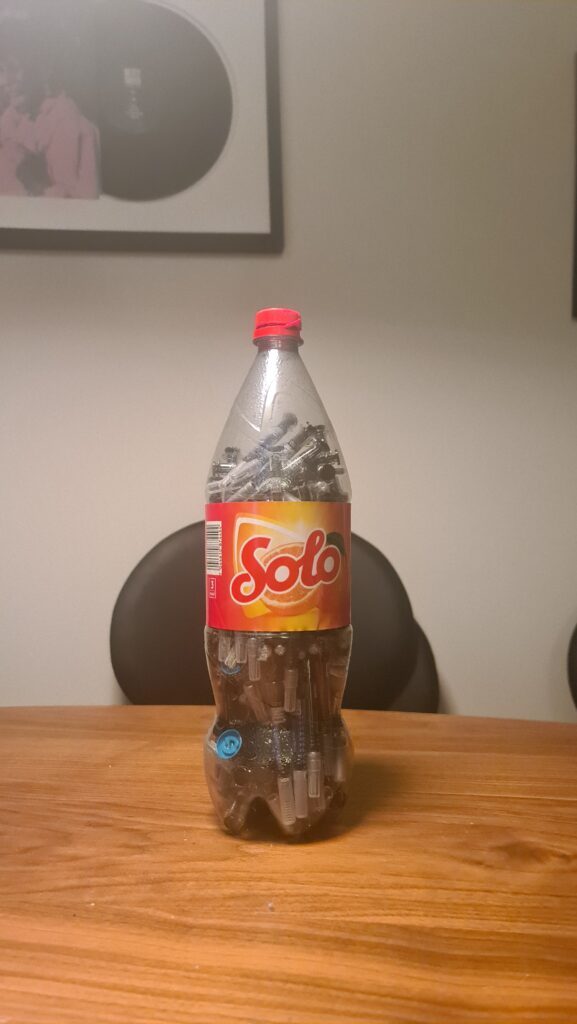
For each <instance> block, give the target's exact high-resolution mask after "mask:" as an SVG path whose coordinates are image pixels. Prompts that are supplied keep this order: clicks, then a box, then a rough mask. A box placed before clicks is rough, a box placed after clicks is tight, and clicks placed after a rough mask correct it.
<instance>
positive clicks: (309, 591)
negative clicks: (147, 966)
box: [205, 309, 352, 836]
mask: <svg viewBox="0 0 577 1024" xmlns="http://www.w3.org/2000/svg"><path fill="white" fill-rule="evenodd" d="M253 340H254V344H255V345H256V357H255V359H254V362H253V364H252V366H251V369H250V371H249V373H248V376H247V377H246V380H245V382H244V384H243V385H242V387H241V389H240V392H239V394H238V396H237V398H236V401H235V402H234V405H233V407H232V410H231V413H230V415H229V417H228V420H227V421H226V424H225V427H224V430H223V432H222V435H221V438H220V440H219V442H218V444H217V447H216V452H215V455H214V459H213V462H212V465H211V469H210V473H209V477H208V481H207V485H206V501H207V505H206V516H205V519H206V608H207V620H206V621H207V625H206V631H205V646H206V657H207V662H208V669H209V673H210V679H211V683H212V689H213V692H214V699H215V704H216V717H215V719H214V722H213V724H212V726H211V728H210V730H209V733H208V735H207V737H206V741H205V770H206V778H207V782H208V787H209V790H210V794H211V796H212V800H213V802H214V806H215V809H216V813H217V816H218V819H219V821H220V823H221V825H222V826H223V828H225V829H227V830H228V831H229V832H233V833H240V832H242V831H243V830H244V829H245V828H248V827H250V825H251V822H252V821H254V820H258V816H257V815H253V814H252V811H253V809H254V807H255V805H257V804H259V803H260V804H261V805H262V804H263V803H264V804H266V805H267V806H268V808H269V810H270V812H271V813H272V815H273V816H274V818H275V819H276V821H277V822H278V825H279V826H280V828H281V830H282V831H283V832H284V833H285V834H286V835H288V836H298V835H302V834H303V833H305V832H307V831H308V830H309V829H310V828H311V827H312V826H314V825H315V824H316V823H317V822H318V821H319V820H320V819H321V818H323V817H324V815H325V814H326V813H327V811H328V810H329V809H338V808H339V807H341V806H342V805H343V804H344V802H345V800H346V793H347V778H348V774H349V767H350V761H351V753H352V747H351V742H350V738H349V735H348V732H347V729H346V727H345V725H344V723H343V721H342V718H341V713H340V712H341V701H342V697H343V690H344V687H345V683H346V678H347V670H348V664H349V656H350V649H351V639H352V630H351V626H350V547H351V545H350V483H349V477H348V473H347V469H346V466H345V462H344V459H343V455H342V452H341V450H340V447H339V444H338V441H337V439H336V436H335V433H334V430H333V427H332V424H331V422H330V420H329V418H328V416H327V414H326V412H325V409H324V407H323V404H322V402H321V400H320V398H319V396H318V394H317V392H316V389H315V387H314V385H313V382H312V380H311V378H310V376H309V374H308V372H307V370H306V368H305V365H304V363H303V361H302V359H301V356H300V347H301V345H302V338H301V317H300V314H299V313H297V312H296V311H295V310H291V309H263V310H261V311H260V312H259V313H257V315H256V322H255V329H254V338H253Z"/></svg>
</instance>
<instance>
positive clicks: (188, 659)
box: [110, 523, 439, 712]
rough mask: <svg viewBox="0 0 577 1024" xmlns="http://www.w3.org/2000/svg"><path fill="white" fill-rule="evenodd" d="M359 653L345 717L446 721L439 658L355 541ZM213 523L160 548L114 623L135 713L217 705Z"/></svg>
mask: <svg viewBox="0 0 577 1024" xmlns="http://www.w3.org/2000/svg"><path fill="white" fill-rule="evenodd" d="M351 564H352V608H353V612H352V622H353V631H354V638H353V652H352V657H351V666H350V672H349V678H348V683H347V687H346V690H345V700H344V706H345V707H354V708H374V709H392V710H399V711H401V710H402V711H430V712H433V711H437V708H438V703H439V684H438V678H437V671H436V668H435V660H434V657H433V653H432V651H431V648H430V646H429V643H428V641H427V638H426V637H425V635H424V633H423V631H422V630H421V629H420V627H419V626H418V625H417V623H416V622H415V620H414V619H413V613H412V610H411V605H410V602H409V598H408V596H407V592H406V590H405V588H404V587H403V584H402V583H401V581H400V579H399V577H398V575H397V573H396V572H395V570H394V569H393V567H392V565H391V564H390V562H389V561H388V560H387V559H386V558H385V556H384V555H383V554H381V552H380V551H379V550H378V549H377V548H375V547H373V545H372V544H369V543H368V542H367V541H366V540H362V538H361V537H357V536H356V535H355V534H353V537H352V559H351ZM204 602H205V597H204V523H193V524H192V525H190V526H185V527H184V528H183V529H181V530H177V531H176V533H173V534H171V535H170V536H169V537H166V538H165V539H164V540H162V541H160V543H159V544H157V545H156V547H154V548H152V550H151V551H149V552H148V554H147V555H145V556H144V558H143V559H142V560H141V561H140V562H139V563H138V565H137V566H136V568H135V569H134V570H133V571H132V572H131V574H130V576H129V577H128V579H127V580H126V583H125V584H124V586H123V587H122V590H121V591H120V594H119V595H118V599H117V601H116V604H115V607H114V611H113V614H112V624H111V630H110V652H111V659H112V665H113V668H114V673H115V675H116V678H117V680H118V683H119V685H120V686H121V688H122V690H123V691H124V693H125V695H126V696H127V697H128V698H129V700H131V701H132V702H133V703H135V704H211V703H212V701H213V698H212V690H211V687H210V682H209V679H208V673H207V669H206V664H205V660H204Z"/></svg>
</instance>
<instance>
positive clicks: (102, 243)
mask: <svg viewBox="0 0 577 1024" xmlns="http://www.w3.org/2000/svg"><path fill="white" fill-rule="evenodd" d="M21 2H23V3H24V5H26V4H27V5H28V6H27V7H25V8H24V9H25V10H26V11H28V19H29V21H30V23H31V32H32V35H34V33H36V36H39V35H40V33H41V28H42V26H41V23H40V20H39V22H38V24H36V23H35V22H34V18H35V17H36V15H35V13H34V12H35V11H36V9H37V7H35V4H36V5H37V4H38V3H39V2H40V0H21ZM110 2H113V3H114V8H112V7H111V8H110V10H111V12H112V13H111V16H110V19H109V21H110V25H108V23H106V19H104V22H103V24H104V25H105V27H104V29H101V30H100V31H99V34H98V41H99V42H98V46H99V47H100V49H98V53H97V60H98V62H100V66H101V70H100V71H99V74H100V76H101V79H102V81H103V82H104V85H103V84H102V81H101V82H100V85H99V87H98V90H97V94H98V104H95V103H92V106H91V104H90V100H89V101H87V104H86V107H87V109H86V111H85V110H83V109H82V104H81V101H79V100H77V99H76V97H75V96H74V90H69V92H70V95H71V97H72V99H71V100H70V102H73V103H75V104H76V107H77V108H78V111H79V112H80V114H81V115H82V118H83V120H84V122H87V124H88V126H89V128H90V127H92V128H93V129H94V130H95V134H97V135H98V136H99V141H100V156H99V166H98V168H97V169H96V170H95V169H92V172H90V173H89V178H90V180H91V181H92V185H90V184H89V186H88V190H89V191H90V188H92V189H93V191H92V192H91V193H90V198H85V197H84V194H83V193H82V189H79V193H78V194H75V193H74V192H70V193H66V194H58V183H56V185H55V184H54V181H53V180H52V179H51V174H52V165H53V164H54V165H56V164H57V162H58V159H57V157H58V153H57V152H56V157H54V155H53V156H52V163H51V154H50V150H49V148H46V151H45V156H43V155H42V153H41V154H40V157H42V159H43V160H44V164H45V166H44V167H43V168H42V169H41V172H40V184H35V183H34V181H33V180H32V184H28V181H26V179H25V176H24V174H23V173H22V178H23V180H25V181H26V187H27V188H28V189H29V193H28V194H24V195H8V194H0V245H4V247H9V248H27V247H57V248H74V249H82V248H87V249H90V248H101V249H105V248H110V249H167V250H171V249H172V250H188V249H192V250H194V249H197V250H198V249H200V250H212V249H214V250H224V251H226V250H229V251H232V250H239V251H243V250H248V251H251V250H252V251H279V250H280V249H281V248H282V215H281V197H280V159H279V147H280V141H279V126H278V68H277V38H276V33H277V25H276V0H154V2H153V0H74V4H75V6H74V9H73V8H72V7H71V8H70V10H71V11H72V10H73V14H72V15H71V17H72V18H73V19H74V20H75V19H76V18H77V17H78V12H79V11H82V8H83V7H84V8H85V9H86V11H87V12H88V11H89V10H90V12H92V11H94V10H96V11H98V16H99V18H100V19H101V21H102V19H103V13H102V12H104V13H106V4H107V3H110ZM51 3H54V4H56V5H58V4H60V7H59V8H58V9H59V16H60V22H59V23H60V24H62V23H64V22H65V18H66V13H65V12H66V10H67V9H68V8H67V6H66V5H67V4H68V3H71V0H49V3H48V4H47V3H46V0H42V14H41V15H39V16H38V17H39V19H40V18H41V17H43V16H45V12H46V10H47V8H49V7H50V4H51ZM7 4H8V0H0V17H1V12H2V7H3V6H4V8H5V9H7ZM121 5H124V9H123V10H122V7H121ZM11 9H14V5H13V4H12V5H11ZM38 9H39V8H38ZM63 11H64V14H63V13H62V12H63ZM119 11H121V12H122V13H123V15H124V20H125V23H126V24H125V28H126V33H125V36H126V40H127V44H126V46H124V49H123V44H122V38H123V36H122V24H123V23H121V22H119V21H118V18H119ZM141 15H142V19H143V23H144V21H146V22H147V25H146V26H145V27H144V29H143V32H144V35H146V33H147V32H148V35H149V36H150V35H151V33H154V32H156V35H154V39H155V40H158V39H160V40H165V61H166V63H165V65H164V68H165V70H164V71H163V69H162V67H161V65H160V63H159V61H160V57H159V56H158V55H159V52H160V54H161V56H162V45H161V44H159V45H157V44H156V43H155V45H154V47H151V48H150V52H151V53H152V52H153V51H154V58H151V60H153V61H154V62H155V63H154V66H152V64H150V61H149V64H147V63H146V60H147V56H146V54H144V56H142V55H141V56H139V55H138V50H137V49H136V50H134V48H133V47H132V45H131V43H129V40H130V39H131V37H133V36H134V35H135V33H134V25H136V24H137V23H138V25H140V22H141V17H140V16H141ZM6 17H7V18H8V15H7V16H6ZM131 19H132V21H131ZM119 26H120V28H119ZM3 27H4V26H3V23H2V21H1V20H0V44H1V43H2V38H1V37H2V31H3ZM75 29H77V26H75ZM109 29H110V31H109ZM159 29H160V31H159ZM171 31H172V32H173V35H172V37H171V36H170V32H171ZM107 32H109V34H108V35H107V34H106V33H107ZM103 33H104V34H103ZM167 33H168V34H167ZM76 35H78V30H77V31H76ZM87 38H89V35H88V34H87ZM171 38H172V42H170V39H171ZM119 39H120V42H119ZM186 40H190V51H188V50H187V49H186V46H187V43H186ZM0 49H1V47H0ZM3 49H4V52H6V45H4V47H3ZM177 51H178V52H177ZM8 52H10V51H9V47H8ZM188 52H190V60H189V58H188V56H187V54H188ZM179 53H180V55H181V58H182V67H183V68H185V66H186V70H185V71H183V75H181V77H180V78H179V77H178V74H177V71H174V73H173V70H172V65H173V64H175V65H177V66H178V59H179V56H178V54H179ZM103 55H104V56H103ZM103 61H104V64H105V65H106V66H105V67H103V66H102V62H103ZM139 62H140V64H142V65H143V66H142V67H139ZM13 63H14V62H13ZM37 63H40V64H42V60H40V61H39V62H38V61H37ZM53 63H54V62H53ZM85 64H86V61H84V65H85ZM195 68H197V69H198V70H197V72H195V70H194V69H195ZM171 74H172V79H171ZM195 74H197V77H196V79H195V78H194V75H195ZM155 76H156V77H155ZM151 80H152V81H156V83H157V89H156V95H155V94H154V90H151V89H150V87H149V94H148V97H147V94H146V92H145V89H146V85H147V83H150V81H151ZM169 80H170V81H169ZM165 81H168V83H169V84H168V85H165ZM171 82H172V84H171ZM158 83H160V86H158ZM81 84H82V83H81ZM43 88H44V89H45V90H46V88H47V87H46V86H44V85H43ZM57 88H60V85H58V86H53V87H52V94H55V93H56V91H57ZM171 89H172V92H171V91H170V90H171ZM187 89H188V90H189V91H188V93H187ZM81 92H82V90H81V89H78V88H77V90H76V93H77V94H78V95H79V94H80V93H81ZM60 95H61V96H62V95H65V97H66V99H67V98H68V97H67V94H66V93H64V94H63V93H61V94H60ZM50 102H52V104H53V106H52V108H51V109H52V112H51V110H50V109H49V108H50ZM54 102H62V103H64V101H60V100H58V101H54V100H50V101H43V105H42V104H40V105H37V107H36V108H35V109H36V111H37V113H36V116H35V118H34V117H32V116H31V117H30V120H31V121H32V124H33V128H32V129H31V131H32V132H33V133H34V130H35V128H34V126H37V133H36V134H37V135H38V137H39V138H40V137H41V138H45V137H46V131H45V130H44V132H43V129H44V125H43V123H42V122H43V119H44V121H46V122H47V123H49V119H50V117H51V116H54ZM211 104H212V106H211ZM45 108H46V109H45ZM62 109H63V110H64V106H63V107H62ZM38 110H40V113H38ZM191 111H192V113H191ZM194 118H196V121H195V120H194ZM0 125H1V121H0ZM195 125H197V126H198V134H195V132H196V129H195V127H194V126H195ZM2 137H3V136H2V133H1V131H0V151H1V140H2ZM35 144H36V145H37V148H38V149H40V148H41V144H40V143H35ZM40 157H35V159H40ZM33 173H34V172H33ZM43 175H44V176H45V178H43V177H42V176H43ZM54 177H55V174H52V178H54ZM96 179H98V185H94V181H95V180H96ZM37 180H38V179H37ZM16 185H17V187H20V186H18V182H17V183H16ZM1 188H2V178H1V175H0V190H1ZM63 188H64V187H63Z"/></svg>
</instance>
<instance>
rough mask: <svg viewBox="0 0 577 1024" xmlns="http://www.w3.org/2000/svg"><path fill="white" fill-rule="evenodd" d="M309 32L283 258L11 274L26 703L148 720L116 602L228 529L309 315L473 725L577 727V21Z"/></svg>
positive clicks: (334, 4) (540, 10) (320, 364)
mask: <svg viewBox="0 0 577 1024" xmlns="http://www.w3.org/2000/svg"><path fill="white" fill-rule="evenodd" d="M280 14H281V25H280V31H281V57H282V117H283V125H282V129H283V144H284V169H285V206H286V221H287V244H286V250H285V252H284V254H283V255H282V256H280V257H266V256H263V257H243V256H240V257H239V256H230V257H208V256H206V257H205V256H189V257H187V256H184V257H183V256H174V257H171V256H121V257H120V256H102V255H89V254H87V255H82V256H74V255H69V256H62V255H56V254H36V255H27V254H19V255H15V254H3V255H1V256H0V281H1V296H2V299H1V310H2V317H1V321H2V322H1V330H2V341H1V359H2V368H1V375H2V382H1V387H2V392H3V394H2V399H1V402H2V404H1V410H2V412H1V415H2V445H3V453H2V463H1V470H0V472H1V476H0V480H1V486H2V492H3V494H2V527H1V544H2V553H1V565H2V599H3V610H2V615H1V629H2V637H1V640H0V645H1V659H2V666H1V676H0V678H1V692H0V700H1V701H2V702H4V703H6V704H9V703H22V704H28V703H30V704H36V703H60V702H62V703H106V702H110V701H116V700H118V699H120V695H119V691H118V688H117V686H116V684H115V682H114V679H113V676H112V672H111V669H110V665H109V660H108V626H109V619H110V613H111V610H112V606H113V603H114V600H115V597H116V594H117V592H118V590H119V588H120V586H121V584H122V582H123V580H124V579H125V577H126V575H127V574H128V572H129V571H130V569H131V568H132V567H133V565H134V564H135V563H136V561H137V560H138V559H139V558H140V556H141V555H142V554H143V553H144V552H145V551H147V550H148V549H149V548H150V547H151V546H152V545H153V544H154V543H155V542H156V541H157V540H158V539H160V538H161V537H163V536H165V535H166V534H168V533H169V532H171V531H172V530H174V529H176V528H178V527H179V526H181V525H183V524H185V523H186V522H189V521H191V520H193V519H197V518H201V516H202V508H203V497H202V491H203V478H204V474H205V469H206V466H207V461H208V459H209V456H210V454H211V448H212V444H213V441H214V439H215V437H216V435H217V432H218V431H219V429H220V426H221V424H222V421H223V418H224V416H225V414H226V412H227V407H228V405H229V403H230V401H231V399H232V397H233V394H234V392H235V390H236V388H237V386H238V385H239V383H240V381H241V379H242V377H243V375H244V373H245V371H246V369H247V367H248V363H249V360H250V359H251V358H252V350H251V345H250V341H249V332H250V326H251V320H252V315H253V312H254V310H255V309H256V308H258V307H259V306H262V305H268V304H288V305H295V306H297V307H299V308H301V309H302V311H303V314H304V317H305V324H306V335H305V337H306V342H307V344H306V346H305V350H304V355H305V358H306V360H307V363H308V366H309V368H310V370H311V372H312V374H313V377H314V379H315V380H316V382H317V384H318V386H319V390H320V391H321V393H322V395H323V397H324V399H325V402H326V405H327V406H328V408H329V410H330V411H331V414H332V417H333V420H334V422H335V425H336V427H337V430H338V432H339V436H340V439H341V442H342V444H343V447H344V448H345V451H346V453H347V460H348V463H349V466H350V469H351V472H352V476H353V483H354V487H355V495H354V497H355V511H354V525H355V529H356V531H357V532H358V533H361V534H362V535H363V536H365V537H367V538H368V539H369V540H371V541H373V542H374V543H376V544H377V545H378V546H379V547H381V549H382V550H383V551H385V552H386V554H387V555H388V556H389V558H390V559H391V560H392V562H393V564H394V565H395V566H396V568H397V569H398V571H399V573H400V574H401V577H402V578H403V580H404V582H405V584H406V586H407V588H408V591H409V594H410V597H411V599H412V602H413V606H414V609H415V613H416V615H417V617H418V619H419V620H420V621H421V623H422V624H423V626H424V628H425V630H426V631H427V633H428V635H429V637H430V639H431V642H432V645H433V648H434V650H435V653H436V656H437V660H438V665H439V669H440V673H441V675H442V678H443V686H444V691H445V694H446V697H447V702H448V705H449V707H450V708H451V709H452V710H456V711H459V712H463V713H467V714H489V715H511V716H519V717H522V716H524V717H531V718H533V717H542V718H565V719H568V720H574V719H575V717H576V713H575V711H574V710H573V708H572V705H571V701H570V698H569V694H568V689H567V684H566V679H565V664H564V660H565V652H566V646H567V642H568V639H569V635H570V631H571V628H572V625H573V623H574V622H575V620H577V578H576V576H577V573H576V566H577V540H576V520H577V516H576V509H577V477H576V473H575V466H576V457H575V452H576V441H577V401H576V388H575V375H576V372H577V328H576V325H575V324H574V323H572V321H571V319H570V276H571V261H572V253H571V245H572V239H571V236H572V214H573V164H574V159H573V146H574V55H575V53H576V52H577V5H576V4H575V3H573V2H570V3H567V2H559V3H557V2H552V0H543V2H510V0H501V2H500V3H494V2H492V0H468V2H467V3H463V2H462V0H412V2H411V3H408V2H407V0H392V2H390V0H354V2H353V0H281V11H280ZM248 59H250V55H248V54H247V60H248Z"/></svg>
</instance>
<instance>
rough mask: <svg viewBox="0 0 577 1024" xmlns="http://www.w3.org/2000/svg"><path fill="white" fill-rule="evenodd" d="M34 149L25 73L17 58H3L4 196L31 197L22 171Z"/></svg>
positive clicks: (0, 181) (0, 176) (0, 150)
mask: <svg viewBox="0 0 577 1024" xmlns="http://www.w3.org/2000/svg"><path fill="white" fill-rule="evenodd" d="M33 147H34V130H33V124H32V120H31V118H30V116H29V114H28V113H27V111H26V96H25V90H24V74H23V70H22V67H21V65H20V63H19V62H18V61H17V60H16V59H15V58H14V57H5V58H2V59H0V195H4V196H25V195H29V191H28V189H27V187H26V185H25V184H24V182H23V181H22V179H21V177H20V171H21V169H22V166H23V165H24V164H25V162H26V160H27V157H28V154H29V153H30V151H31V149H33Z"/></svg>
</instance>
